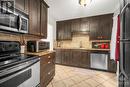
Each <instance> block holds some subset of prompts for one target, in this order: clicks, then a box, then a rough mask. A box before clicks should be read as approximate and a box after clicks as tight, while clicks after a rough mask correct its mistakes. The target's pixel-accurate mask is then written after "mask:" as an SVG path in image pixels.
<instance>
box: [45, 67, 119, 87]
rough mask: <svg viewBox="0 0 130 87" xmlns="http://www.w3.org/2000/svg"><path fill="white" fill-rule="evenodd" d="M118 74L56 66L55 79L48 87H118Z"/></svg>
mask: <svg viewBox="0 0 130 87" xmlns="http://www.w3.org/2000/svg"><path fill="white" fill-rule="evenodd" d="M116 81H117V78H116V74H113V73H108V72H103V71H97V70H90V69H83V68H76V67H69V66H63V65H56V74H55V77H54V79H53V80H52V81H51V83H50V84H49V85H48V86H47V87H117V83H116Z"/></svg>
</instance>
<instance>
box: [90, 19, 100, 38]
mask: <svg viewBox="0 0 130 87" xmlns="http://www.w3.org/2000/svg"><path fill="white" fill-rule="evenodd" d="M98 30H99V17H92V18H90V40H96V39H97V37H98V33H99V32H100V31H98Z"/></svg>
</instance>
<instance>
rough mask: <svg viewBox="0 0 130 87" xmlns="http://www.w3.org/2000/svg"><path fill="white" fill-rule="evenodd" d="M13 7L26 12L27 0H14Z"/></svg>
mask: <svg viewBox="0 0 130 87" xmlns="http://www.w3.org/2000/svg"><path fill="white" fill-rule="evenodd" d="M15 8H16V9H18V10H20V11H22V12H24V13H26V14H28V12H29V0H15Z"/></svg>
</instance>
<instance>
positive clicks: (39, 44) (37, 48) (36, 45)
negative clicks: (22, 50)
mask: <svg viewBox="0 0 130 87" xmlns="http://www.w3.org/2000/svg"><path fill="white" fill-rule="evenodd" d="M49 48H50V42H44V41H27V51H28V52H41V51H44V50H48V49H49Z"/></svg>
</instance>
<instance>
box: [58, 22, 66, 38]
mask: <svg viewBox="0 0 130 87" xmlns="http://www.w3.org/2000/svg"><path fill="white" fill-rule="evenodd" d="M63 26H64V22H57V23H56V27H57V28H56V29H57V40H62V39H63V34H64V27H63Z"/></svg>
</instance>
